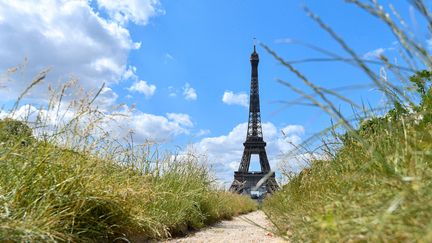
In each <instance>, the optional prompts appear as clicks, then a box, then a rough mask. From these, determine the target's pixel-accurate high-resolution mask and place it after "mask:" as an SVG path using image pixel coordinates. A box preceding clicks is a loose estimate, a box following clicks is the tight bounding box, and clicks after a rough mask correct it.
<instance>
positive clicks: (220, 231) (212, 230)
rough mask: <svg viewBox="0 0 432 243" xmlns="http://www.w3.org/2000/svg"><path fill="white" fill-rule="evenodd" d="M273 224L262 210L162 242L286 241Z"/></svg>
mask: <svg viewBox="0 0 432 243" xmlns="http://www.w3.org/2000/svg"><path fill="white" fill-rule="evenodd" d="M272 230H273V228H272V224H271V223H270V221H269V220H268V219H267V217H266V215H265V214H264V213H263V212H262V211H256V212H252V213H249V214H245V215H242V216H238V217H235V218H233V219H232V220H226V221H222V222H219V223H217V224H214V225H212V226H209V227H207V228H204V229H202V230H201V231H198V232H195V233H192V234H191V235H189V236H187V237H184V238H175V239H170V240H166V241H162V242H168V243H177V242H194V243H198V242H202V243H204V242H205V243H207V242H236V243H237V242H286V241H285V240H284V239H282V238H280V237H277V236H275V235H274V233H272Z"/></svg>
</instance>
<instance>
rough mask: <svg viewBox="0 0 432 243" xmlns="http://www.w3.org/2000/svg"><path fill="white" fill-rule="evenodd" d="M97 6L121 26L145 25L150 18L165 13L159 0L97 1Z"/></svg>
mask: <svg viewBox="0 0 432 243" xmlns="http://www.w3.org/2000/svg"><path fill="white" fill-rule="evenodd" d="M97 4H98V6H99V7H100V8H102V9H104V10H106V11H107V12H108V14H109V15H110V17H111V18H112V19H114V20H116V21H117V22H118V23H120V24H126V23H128V22H129V21H132V22H134V23H135V24H141V25H145V24H147V22H148V20H149V18H150V17H152V16H154V15H156V14H163V13H164V12H163V10H162V9H160V3H159V0H122V1H112V0H97Z"/></svg>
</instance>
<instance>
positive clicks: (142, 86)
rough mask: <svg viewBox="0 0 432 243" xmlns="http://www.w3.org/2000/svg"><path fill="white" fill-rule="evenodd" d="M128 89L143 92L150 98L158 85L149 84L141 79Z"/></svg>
mask: <svg viewBox="0 0 432 243" xmlns="http://www.w3.org/2000/svg"><path fill="white" fill-rule="evenodd" d="M128 90H129V91H134V92H138V93H142V94H144V95H145V97H146V98H149V97H151V96H152V95H153V94H154V93H155V91H156V86H155V85H153V84H147V82H146V81H144V80H140V81H137V82H134V83H133V84H132V86H131V87H129V88H128Z"/></svg>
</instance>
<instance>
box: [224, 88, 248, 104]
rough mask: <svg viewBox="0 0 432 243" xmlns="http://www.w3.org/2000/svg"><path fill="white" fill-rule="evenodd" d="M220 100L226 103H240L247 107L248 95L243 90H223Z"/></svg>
mask: <svg viewBox="0 0 432 243" xmlns="http://www.w3.org/2000/svg"><path fill="white" fill-rule="evenodd" d="M222 102H223V103H225V104H228V105H241V106H244V107H246V108H247V107H248V95H247V94H246V93H245V92H240V93H237V94H236V93H234V92H232V91H229V90H227V91H225V92H224V94H223V96H222Z"/></svg>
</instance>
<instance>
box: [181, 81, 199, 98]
mask: <svg viewBox="0 0 432 243" xmlns="http://www.w3.org/2000/svg"><path fill="white" fill-rule="evenodd" d="M183 96H184V98H185V99H186V100H196V99H197V98H198V95H197V93H196V90H195V89H194V88H192V87H191V86H190V84H189V83H186V84H185V86H184V87H183Z"/></svg>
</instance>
